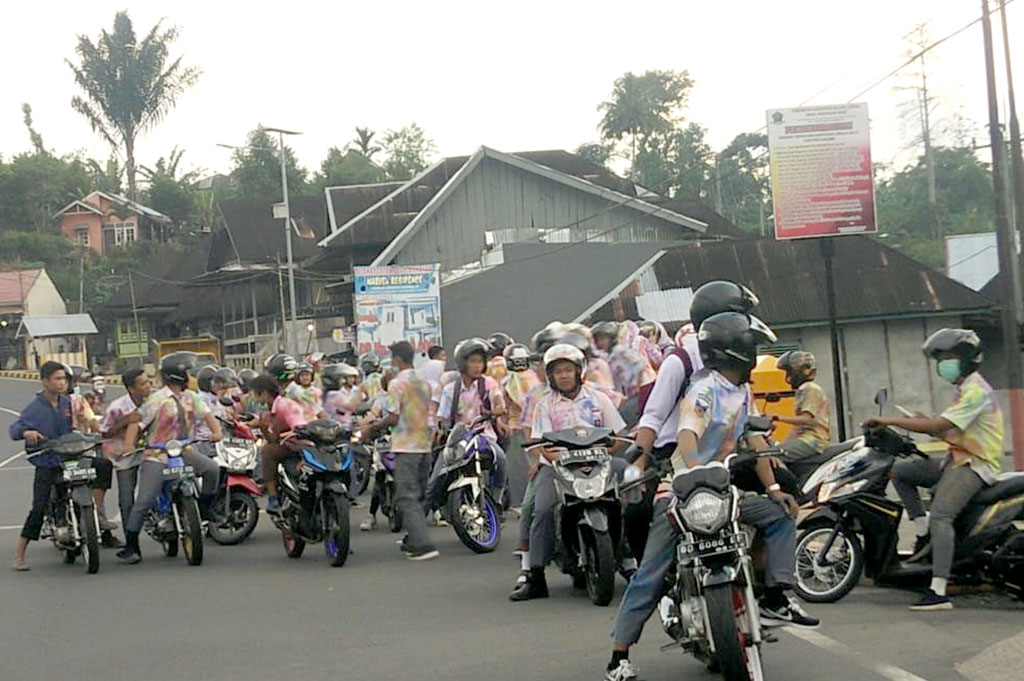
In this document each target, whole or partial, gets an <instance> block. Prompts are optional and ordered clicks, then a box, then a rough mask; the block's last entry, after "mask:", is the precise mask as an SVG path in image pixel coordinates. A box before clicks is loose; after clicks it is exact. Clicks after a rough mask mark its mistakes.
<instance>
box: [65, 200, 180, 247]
mask: <svg viewBox="0 0 1024 681" xmlns="http://www.w3.org/2000/svg"><path fill="white" fill-rule="evenodd" d="M53 217H54V219H55V220H57V221H58V223H59V227H60V233H61V234H63V235H64V236H65V237H66V238H67V239H68V240H69V241H72V242H74V243H76V244H78V245H79V246H83V247H85V248H90V249H92V250H93V251H95V252H96V253H98V254H100V255H105V254H109V253H111V252H112V251H113V250H114V249H116V248H120V247H123V246H126V245H127V244H130V243H132V242H133V241H140V240H146V239H151V240H156V241H164V240H165V230H166V229H167V228H168V227H169V226H170V225H171V219H170V218H169V217H167V216H166V215H164V214H163V213H161V212H159V211H157V210H154V209H152V208H149V207H148V206H144V205H142V204H141V203H138V202H137V201H132V200H131V199H128V198H126V197H124V196H121V195H120V194H111V193H108V192H102V191H94V192H92V193H91V194H89V195H88V196H85V197H83V198H81V199H76V200H74V201H72V202H71V203H69V204H68V205H66V206H64V207H63V208H61V209H60V210H59V211H57V212H56V213H55V214H54V216H53Z"/></svg>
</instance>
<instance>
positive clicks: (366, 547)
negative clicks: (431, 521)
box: [0, 380, 1024, 681]
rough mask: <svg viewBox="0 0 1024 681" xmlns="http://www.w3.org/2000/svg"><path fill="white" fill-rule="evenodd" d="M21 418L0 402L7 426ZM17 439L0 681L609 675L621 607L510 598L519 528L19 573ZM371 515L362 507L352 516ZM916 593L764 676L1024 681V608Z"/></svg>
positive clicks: (869, 605) (873, 608) (828, 618)
mask: <svg viewBox="0 0 1024 681" xmlns="http://www.w3.org/2000/svg"><path fill="white" fill-rule="evenodd" d="M35 390H36V386H35V384H33V383H30V382H22V381H13V380H0V408H4V409H13V410H17V409H19V408H20V407H21V406H22V405H23V404H24V403H26V402H27V401H28V400H29V399H31V397H32V394H33V392H34V391H35ZM13 418H14V417H13V416H12V415H11V414H10V413H8V412H6V411H0V425H2V426H3V428H4V430H5V431H6V428H7V426H8V425H9V424H10V423H11V421H12V420H13ZM20 449H21V448H20V447H19V446H18V444H17V443H12V442H11V441H9V440H8V439H7V438H6V434H4V436H3V437H2V438H0V555H3V557H4V562H3V563H0V604H2V614H0V679H11V680H12V681H13V680H20V679H29V678H34V679H48V680H50V679H52V680H56V681H59V680H63V679H75V680H78V681H92V680H93V679H95V680H112V679H115V680H120V679H137V678H142V679H146V680H147V681H163V680H165V679H167V680H170V679H174V680H176V681H180V680H181V679H203V680H217V681H219V680H222V679H224V680H226V679H231V680H235V679H245V680H251V681H262V680H263V679H266V680H268V681H280V680H281V679H324V678H333V679H340V680H348V679H387V680H389V681H402V680H406V679H408V680H410V681H412V680H415V681H422V680H424V679H428V680H430V679H475V680H479V681H489V680H505V679H552V680H556V679H557V680H560V681H562V680H564V681H577V680H578V681H583V680H594V679H600V678H602V674H603V668H604V665H605V663H606V662H607V655H608V645H609V641H608V631H609V628H610V626H611V621H612V618H613V617H614V614H615V610H614V605H615V603H613V606H612V607H608V608H597V607H595V606H593V605H591V604H590V603H589V601H587V599H586V598H585V597H584V596H582V595H580V594H579V593H574V592H573V591H572V589H571V587H570V585H569V582H568V579H567V578H565V577H563V576H561V575H556V574H553V572H552V571H549V583H550V584H551V587H552V597H551V598H550V599H548V600H545V601H535V602H530V603H515V604H514V603H510V602H509V601H508V600H507V598H506V596H507V592H508V589H509V587H510V585H511V583H512V581H513V579H514V577H515V575H516V572H517V561H516V560H515V559H513V557H512V556H511V555H510V553H509V552H510V551H511V549H512V548H513V546H514V538H515V533H516V528H515V525H514V524H510V525H508V526H506V534H505V537H504V540H503V542H502V545H501V548H500V549H499V551H497V552H496V553H494V554H490V555H485V556H476V555H473V554H471V553H470V552H469V551H468V550H467V549H465V548H464V547H463V546H462V545H461V544H460V543H459V542H458V540H457V539H456V537H455V535H454V533H453V532H452V530H451V529H447V528H432V529H431V533H432V535H433V538H434V540H435V542H436V543H437V545H438V547H439V548H440V549H441V552H442V553H441V556H440V558H438V559H437V560H435V561H431V562H427V563H411V562H409V561H406V560H404V558H403V557H402V556H401V555H400V554H399V552H398V548H397V546H396V545H395V543H394V540H395V539H396V535H392V534H390V533H388V532H387V531H386V530H378V531H377V532H373V533H359V532H358V531H356V532H354V536H353V549H354V551H355V553H354V554H353V555H351V556H350V558H349V561H348V563H347V564H346V565H345V567H343V568H340V569H332V568H330V567H328V566H327V562H326V559H325V557H324V554H323V551H322V549H321V547H320V546H318V545H314V546H309V547H307V549H306V555H305V556H304V557H303V558H301V559H299V560H291V559H288V558H287V557H286V556H285V555H284V551H283V549H282V546H281V541H280V535H279V533H277V532H276V531H275V530H274V529H273V526H272V525H271V524H270V523H269V522H267V520H266V518H265V517H264V518H262V519H261V521H260V525H259V526H258V527H257V529H256V532H255V534H254V535H253V536H252V537H251V538H250V539H249V541H247V542H246V543H245V544H243V545H241V546H235V547H221V546H217V545H215V544H213V543H212V542H209V543H208V545H207V551H206V560H205V562H204V563H203V565H202V566H200V567H187V566H186V564H185V561H184V559H183V558H180V557H179V558H176V559H168V558H164V557H163V555H162V553H160V550H159V547H158V546H157V545H156V544H154V543H153V542H151V541H150V540H149V539H148V538H143V540H142V549H143V555H144V560H143V562H142V563H141V564H140V565H136V566H124V565H119V564H117V562H116V559H115V558H114V555H113V552H112V551H104V553H103V564H102V566H101V568H100V572H99V574H97V575H92V576H90V575H87V574H86V573H85V570H84V568H83V567H82V566H81V564H80V563H79V564H77V565H73V566H68V565H64V564H63V563H62V560H61V556H60V555H59V554H58V553H57V552H56V551H55V550H54V549H53V547H52V545H51V544H49V543H48V542H47V543H37V544H33V545H32V546H31V548H30V550H29V554H28V561H29V563H30V564H31V565H32V571H31V572H27V573H15V572H13V571H11V570H9V569H7V565H8V560H7V559H8V557H9V555H10V553H9V552H11V551H13V547H14V543H15V540H16V538H17V535H18V530H19V529H20V525H21V523H22V522H23V520H24V517H25V514H26V512H27V509H28V506H29V503H30V489H31V479H32V470H31V467H29V466H28V465H27V464H26V463H25V461H24V459H23V458H14V459H12V458H11V457H14V456H16V455H17V453H18V452H19V451H20ZM108 508H109V509H110V510H111V511H112V512H116V510H115V509H114V504H113V503H111V502H108ZM363 512H365V507H364V508H362V509H355V510H354V511H353V523H358V521H359V519H360V518H361V517H362V514H363ZM621 586H622V585H621V584H620V585H619V591H620V592H621ZM914 598H915V594H913V593H909V592H903V591H896V590H886V589H879V588H875V587H872V586H870V585H864V586H861V587H858V588H857V589H855V590H854V591H853V593H852V594H851V595H850V596H848V597H847V598H846V599H845V600H844V601H842V602H841V603H840V604H836V605H831V606H815V607H814V608H813V612H814V613H815V614H817V615H819V616H820V617H821V618H822V620H823V625H822V627H821V628H820V629H819V630H817V631H815V632H810V633H807V634H804V633H802V634H801V635H800V636H796V635H794V634H791V633H783V634H780V636H779V638H780V640H779V642H777V643H774V644H772V645H770V646H768V648H767V650H766V652H765V667H766V673H767V678H768V679H787V680H799V679H816V680H817V679H843V680H851V681H877V680H878V679H889V680H890V681H919V680H920V679H925V680H927V681H940V680H945V679H962V678H970V679H972V681H973V680H975V679H977V681H981V680H982V679H985V681H1000V680H1001V679H1020V678H1021V676H1020V674H1021V671H1020V670H1021V669H1024V634H1021V632H1022V630H1024V608H1022V607H1021V605H1020V604H1018V603H1015V602H1013V601H1010V600H1009V599H1008V598H1006V597H1004V596H1002V595H997V594H988V593H982V594H973V595H963V596H961V597H959V599H958V601H957V609H956V610H955V611H953V612H952V613H927V614H916V613H911V612H909V611H908V610H907V608H906V606H907V604H908V603H909V602H911V601H912V600H913V599H914ZM1014 637H1015V638H1014ZM667 641H668V639H667V638H666V637H665V636H664V634H662V633H661V631H660V627H659V626H658V625H657V623H649V625H648V630H647V634H646V637H645V639H644V640H643V641H642V642H641V643H640V644H639V645H638V646H637V647H636V648H635V649H634V654H633V660H634V661H635V662H636V663H637V664H638V665H639V666H640V668H641V674H642V677H643V678H645V679H648V680H649V681H658V680H665V681H668V680H669V679H672V680H673V681H678V679H686V678H692V679H713V678H718V677H714V676H711V675H710V674H708V673H707V672H705V671H704V669H703V667H702V666H701V665H699V664H698V663H697V662H696V661H695V660H693V659H692V658H689V657H687V656H685V655H683V654H681V653H680V652H679V651H676V650H670V651H667V652H662V651H660V650H659V648H660V647H661V645H662V644H663V643H666V642H667ZM990 646H994V647H993V648H991V649H989V650H988V652H986V653H984V654H982V655H980V656H979V653H982V651H983V650H985V649H987V648H989V647H990Z"/></svg>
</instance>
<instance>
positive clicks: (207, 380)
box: [196, 364, 220, 393]
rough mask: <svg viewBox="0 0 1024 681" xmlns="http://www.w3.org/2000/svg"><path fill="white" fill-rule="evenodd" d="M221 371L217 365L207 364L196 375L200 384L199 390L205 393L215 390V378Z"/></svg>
mask: <svg viewBox="0 0 1024 681" xmlns="http://www.w3.org/2000/svg"><path fill="white" fill-rule="evenodd" d="M219 369H220V367H219V366H217V365H216V364H207V365H206V366H204V367H203V368H202V369H200V370H199V372H198V373H197V374H196V382H197V383H199V389H200V390H202V391H203V392H204V393H208V392H211V391H212V390H213V377H214V376H215V375H216V374H217V371H218V370H219Z"/></svg>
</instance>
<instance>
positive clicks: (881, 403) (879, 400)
mask: <svg viewBox="0 0 1024 681" xmlns="http://www.w3.org/2000/svg"><path fill="white" fill-rule="evenodd" d="M888 401H889V389H888V388H879V389H878V392H877V393H875V404H877V405H878V415H879V416H881V415H882V410H883V409H884V408H885V403H886V402H888Z"/></svg>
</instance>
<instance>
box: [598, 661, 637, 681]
mask: <svg viewBox="0 0 1024 681" xmlns="http://www.w3.org/2000/svg"><path fill="white" fill-rule="evenodd" d="M638 678H639V677H638V676H637V671H636V667H634V666H633V663H632V662H630V661H629V660H619V666H618V667H616V668H614V669H609V670H608V671H606V672H605V673H604V681H636V679H638Z"/></svg>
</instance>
